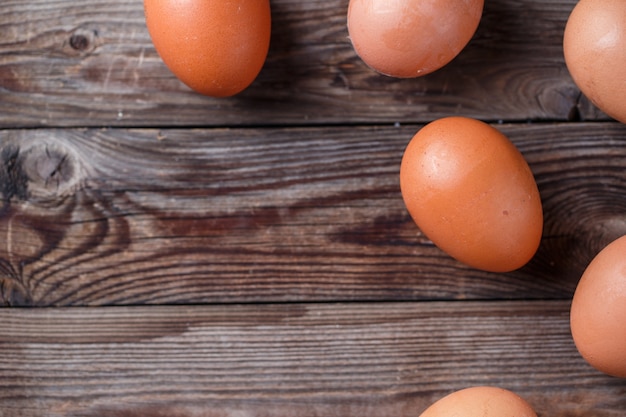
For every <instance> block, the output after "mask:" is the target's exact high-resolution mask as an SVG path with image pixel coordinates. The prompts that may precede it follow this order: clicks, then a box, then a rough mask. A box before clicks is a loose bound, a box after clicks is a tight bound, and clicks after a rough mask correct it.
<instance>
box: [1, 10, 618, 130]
mask: <svg viewBox="0 0 626 417" xmlns="http://www.w3.org/2000/svg"><path fill="white" fill-rule="evenodd" d="M485 3H486V5H485V10H484V16H483V19H482V21H481V23H480V26H479V28H478V31H477V33H476V34H475V36H474V38H473V39H472V41H471V42H470V43H469V45H468V46H467V47H466V48H465V49H464V50H463V52H462V53H461V54H460V55H459V56H458V57H457V59H455V60H454V61H453V62H452V63H451V64H450V65H448V66H446V67H445V68H443V69H442V70H440V71H437V72H435V73H433V74H431V75H428V76H425V77H422V78H418V79H412V80H397V79H393V78H390V77H385V76H381V75H378V74H377V73H375V72H373V71H372V70H370V69H369V68H368V67H367V66H366V65H365V64H363V62H362V61H361V60H360V59H359V58H358V56H357V55H356V54H355V52H354V50H353V48H352V45H351V43H350V40H349V38H348V31H347V27H346V15H347V5H348V0H316V1H301V0H272V2H271V7H272V11H273V12H272V13H273V14H272V19H273V31H272V37H271V48H270V53H269V55H268V57H267V61H266V64H265V66H264V68H263V70H262V72H261V74H260V75H259V77H258V79H257V80H256V82H255V83H254V84H253V85H252V86H251V87H250V88H249V89H247V90H246V91H245V92H244V93H242V94H241V95H238V96H236V97H234V98H230V99H211V98H206V97H202V96H199V95H197V94H195V93H193V92H191V91H190V90H189V89H188V88H187V87H185V86H184V85H182V84H181V83H180V82H179V81H178V80H177V79H176V78H175V77H174V76H173V75H172V74H171V73H170V72H169V70H168V69H167V68H166V67H165V65H164V64H163V63H162V62H161V60H160V59H159V57H158V55H157V53H156V51H155V49H154V47H153V46H152V43H151V41H150V37H149V34H148V32H147V29H146V27H145V22H144V17H143V6H142V4H143V3H142V1H140V0H107V1H103V0H86V1H81V2H79V3H77V2H75V1H69V0H53V1H45V2H44V1H40V2H33V1H8V2H7V1H4V2H3V4H2V7H0V126H1V127H22V126H154V125H159V126H160V125H163V124H164V123H165V124H167V125H177V126H189V125H193V126H198V125H202V126H206V125H212V126H225V125H226V126H233V125H266V124H274V125H282V124H299V125H309V124H345V123H389V122H391V123H393V122H402V123H405V122H413V123H415V122H426V121H429V120H432V119H434V118H437V117H442V116H447V115H451V114H460V115H466V116H472V117H477V118H480V119H485V120H491V121H497V120H505V121H520V120H522V121H525V120H561V121H566V120H571V119H578V118H582V119H586V120H592V119H598V118H605V119H606V116H604V115H603V114H602V113H601V112H599V111H598V110H597V109H595V108H594V107H593V106H592V105H590V104H589V102H588V101H587V100H585V98H584V97H583V96H581V94H580V91H579V90H578V88H576V86H575V85H574V84H573V82H572V80H571V78H570V76H569V73H568V71H567V69H566V67H565V64H564V59H563V52H562V38H563V30H564V27H565V22H566V20H567V17H568V16H569V13H570V12H571V9H572V8H573V6H574V5H575V3H576V1H575V0H548V1H546V0H526V1H518V0H488V1H486V2H485ZM425 36H428V34H425Z"/></svg>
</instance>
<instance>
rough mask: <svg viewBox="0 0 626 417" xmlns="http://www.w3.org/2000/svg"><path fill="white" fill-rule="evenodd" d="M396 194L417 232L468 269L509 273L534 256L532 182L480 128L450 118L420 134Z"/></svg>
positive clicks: (488, 130) (536, 205) (522, 163)
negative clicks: (416, 227)
mask: <svg viewBox="0 0 626 417" xmlns="http://www.w3.org/2000/svg"><path fill="white" fill-rule="evenodd" d="M400 191H401V193H402V198H403V200H404V203H405V205H406V208H407V210H408V211H409V213H410V214H411V217H412V218H413V220H414V221H415V223H416V224H417V226H418V227H419V228H420V230H421V231H422V232H423V233H424V234H425V235H426V236H427V237H428V238H429V239H430V240H432V242H433V243H434V244H435V245H437V247H439V248H440V249H441V250H443V251H444V252H446V253H447V254H448V255H450V256H452V257H453V258H455V259H457V260H458V261H460V262H463V263H465V264H466V265H469V266H472V267H474V268H478V269H482V270H486V271H492V272H508V271H512V270H515V269H518V268H520V267H522V266H524V265H525V264H526V263H527V262H528V261H529V260H530V259H531V258H532V257H533V256H534V255H535V253H536V252H537V249H538V247H539V244H540V242H541V237H542V233H543V208H542V204H541V196H540V194H539V190H538V188H537V183H536V182H535V178H534V176H533V173H532V171H531V169H530V167H529V166H528V163H527V162H526V160H525V158H524V156H523V155H522V154H521V153H520V151H519V150H518V149H517V148H516V147H515V145H514V144H513V143H512V142H511V141H510V140H509V139H508V138H507V137H506V136H505V135H504V134H502V133H501V132H500V131H499V130H497V129H496V128H494V127H493V126H491V125H489V124H487V123H485V122H482V121H480V120H476V119H472V118H467V117H458V116H454V117H444V118H441V119H437V120H435V121H433V122H431V123H429V124H427V125H426V126H424V127H423V128H421V129H420V130H419V131H418V132H417V133H416V134H415V136H414V137H413V138H412V139H411V141H410V142H409V144H408V145H407V147H406V149H405V151H404V155H403V156H402V161H401V164H400Z"/></svg>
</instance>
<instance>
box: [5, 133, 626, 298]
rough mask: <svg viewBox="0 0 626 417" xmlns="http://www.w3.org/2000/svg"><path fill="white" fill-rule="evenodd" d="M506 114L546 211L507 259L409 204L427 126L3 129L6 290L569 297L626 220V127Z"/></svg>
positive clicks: (93, 294) (34, 294) (99, 294)
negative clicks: (532, 244) (403, 185)
mask: <svg viewBox="0 0 626 417" xmlns="http://www.w3.org/2000/svg"><path fill="white" fill-rule="evenodd" d="M496 127H498V128H500V129H501V130H502V131H503V132H504V133H505V134H507V135H508V136H509V137H510V138H511V140H513V142H514V143H515V144H516V145H517V146H518V148H519V149H520V150H521V151H522V153H523V154H524V155H525V156H526V159H527V160H528V162H529V164H530V166H531V169H532V170H533V172H534V174H535V177H536V180H537V183H538V186H539V188H540V193H541V197H542V201H543V205H544V213H545V214H544V216H545V230H544V236H543V242H542V245H541V247H540V249H539V251H538V253H537V255H536V256H535V258H534V259H533V260H532V261H531V262H530V263H529V264H528V265H527V266H526V267H524V268H522V269H520V270H519V271H516V272H513V273H509V274H494V273H486V272H478V271H475V270H473V269H471V268H468V267H464V266H462V265H461V264H459V263H458V262H456V261H453V260H452V259H450V258H448V257H447V256H446V255H445V254H443V253H442V252H441V251H440V250H438V249H437V248H436V247H434V246H433V245H432V243H431V242H430V241H429V240H428V239H427V238H426V237H425V236H422V235H421V234H420V232H419V230H418V229H417V227H416V225H415V224H414V223H413V222H412V220H411V219H410V217H409V216H408V213H407V211H406V209H405V207H404V203H403V201H402V196H401V194H400V191H399V180H398V172H399V165H400V159H401V156H402V152H403V149H404V147H405V146H406V144H407V143H408V141H409V140H410V138H411V137H412V135H413V134H414V133H415V131H416V130H417V129H419V126H400V127H393V126H391V127H323V128H322V127H320V128H275V129H269V128H263V129H178V130H177V129H169V130H165V129H161V130H157V129H130V130H129V129H105V130H101V129H86V130H82V129H80V130H78V129H77V130H67V129H61V130H13V131H3V132H0V141H1V142H0V143H2V146H0V155H2V157H3V158H4V159H3V163H4V167H5V168H4V172H1V173H0V174H1V175H2V177H1V178H0V184H1V185H2V191H3V194H4V195H3V197H4V206H3V209H2V212H1V214H2V216H0V235H2V236H6V239H5V241H4V242H2V243H3V244H2V246H0V262H1V264H0V265H1V266H2V270H1V271H2V275H1V278H2V283H3V285H2V286H1V287H0V288H2V289H3V291H2V292H1V294H2V301H3V302H4V303H6V304H11V305H39V306H42V305H104V304H145V303H155V304H159V303H207V302H210V303H213V302H251V301H255V302H257V301H258V302H279V301H280V302H285V301H345V300H381V299H383V300H419V299H501V298H507V299H509V298H518V299H521V298H568V297H570V296H571V294H572V293H573V290H574V287H575V285H576V283H577V282H578V279H579V278H580V275H581V274H582V271H583V270H584V268H585V267H586V265H587V263H588V262H589V261H590V260H591V258H592V257H593V256H594V255H595V254H596V253H597V252H598V251H599V250H600V249H601V248H602V247H603V246H604V245H606V244H607V243H608V242H610V241H611V240H612V239H615V238H617V237H618V236H621V235H622V234H624V233H626V171H625V170H624V166H626V146H625V145H626V128H625V127H624V126H623V125H620V124H616V123H588V124H582V123H577V124H574V123H563V124H509V125H496Z"/></svg>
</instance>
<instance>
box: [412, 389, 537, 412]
mask: <svg viewBox="0 0 626 417" xmlns="http://www.w3.org/2000/svg"><path fill="white" fill-rule="evenodd" d="M420 417H537V414H536V413H535V411H534V410H533V409H532V407H531V406H530V404H528V402H526V400H524V399H523V398H522V397H520V396H519V395H517V394H515V393H514V392H512V391H509V390H506V389H503V388H498V387H489V386H478V387H470V388H464V389H462V390H459V391H455V392H453V393H451V394H448V395H447V396H445V397H443V398H441V399H439V400H438V401H437V402H435V403H433V404H432V405H431V406H430V407H428V408H427V409H426V410H425V411H424V412H423V413H422V414H421V415H420Z"/></svg>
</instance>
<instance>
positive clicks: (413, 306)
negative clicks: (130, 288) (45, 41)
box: [0, 301, 626, 417]
mask: <svg viewBox="0 0 626 417" xmlns="http://www.w3.org/2000/svg"><path fill="white" fill-rule="evenodd" d="M0 322H2V323H3V334H2V339H1V341H0V356H1V357H2V358H3V360H2V361H1V362H0V404H3V405H4V407H3V408H1V409H0V415H2V416H7V417H8V416H11V417H39V416H41V415H44V414H42V410H45V416H47V417H79V416H80V417H96V416H97V417H131V416H132V417H139V416H141V417H144V416H152V417H165V416H168V417H172V416H176V417H196V416H203V417H207V416H240V415H245V416H280V417H283V416H285V417H286V416H302V417H308V416H359V417H369V416H389V415H394V416H417V415H419V413H420V412H421V411H422V410H423V409H425V408H426V407H427V406H428V405H429V404H430V403H432V402H433V401H435V400H436V399H438V398H440V397H442V396H443V395H445V394H447V393H449V392H451V391H452V390H455V389H461V388H465V387H468V386H476V385H495V386H499V387H503V388H506V389H509V390H512V391H514V392H516V393H517V394H518V395H520V396H522V397H523V398H525V399H526V400H527V401H528V402H529V403H530V404H531V405H532V406H533V408H535V410H536V411H537V413H538V414H539V416H541V417H548V416H549V417H587V416H594V417H621V416H623V412H624V410H625V409H626V381H624V380H620V379H618V378H613V377H609V376H606V375H603V374H601V373H599V372H597V371H595V370H594V369H592V368H590V367H589V366H588V365H587V364H586V363H585V362H584V361H583V360H582V359H581V358H580V357H579V355H578V352H577V351H576V348H575V347H574V344H573V343H572V341H571V338H570V336H569V326H568V302H567V301H560V302H555V301H550V302H547V301H515V302H506V301H505V302H431V303H374V304H372V303H366V304H358V303H357V304H342V305H334V304H317V305H316V304H306V305H302V304H283V305H263V306H260V305H256V306H254V305H248V306H240V305H228V306H195V307H191V306H177V307H156V306H152V307H111V308H105V309H91V308H87V309H84V308H72V309H61V308H57V309H29V310H26V311H20V310H17V309H3V310H0ZM529 323H532V326H529Z"/></svg>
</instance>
